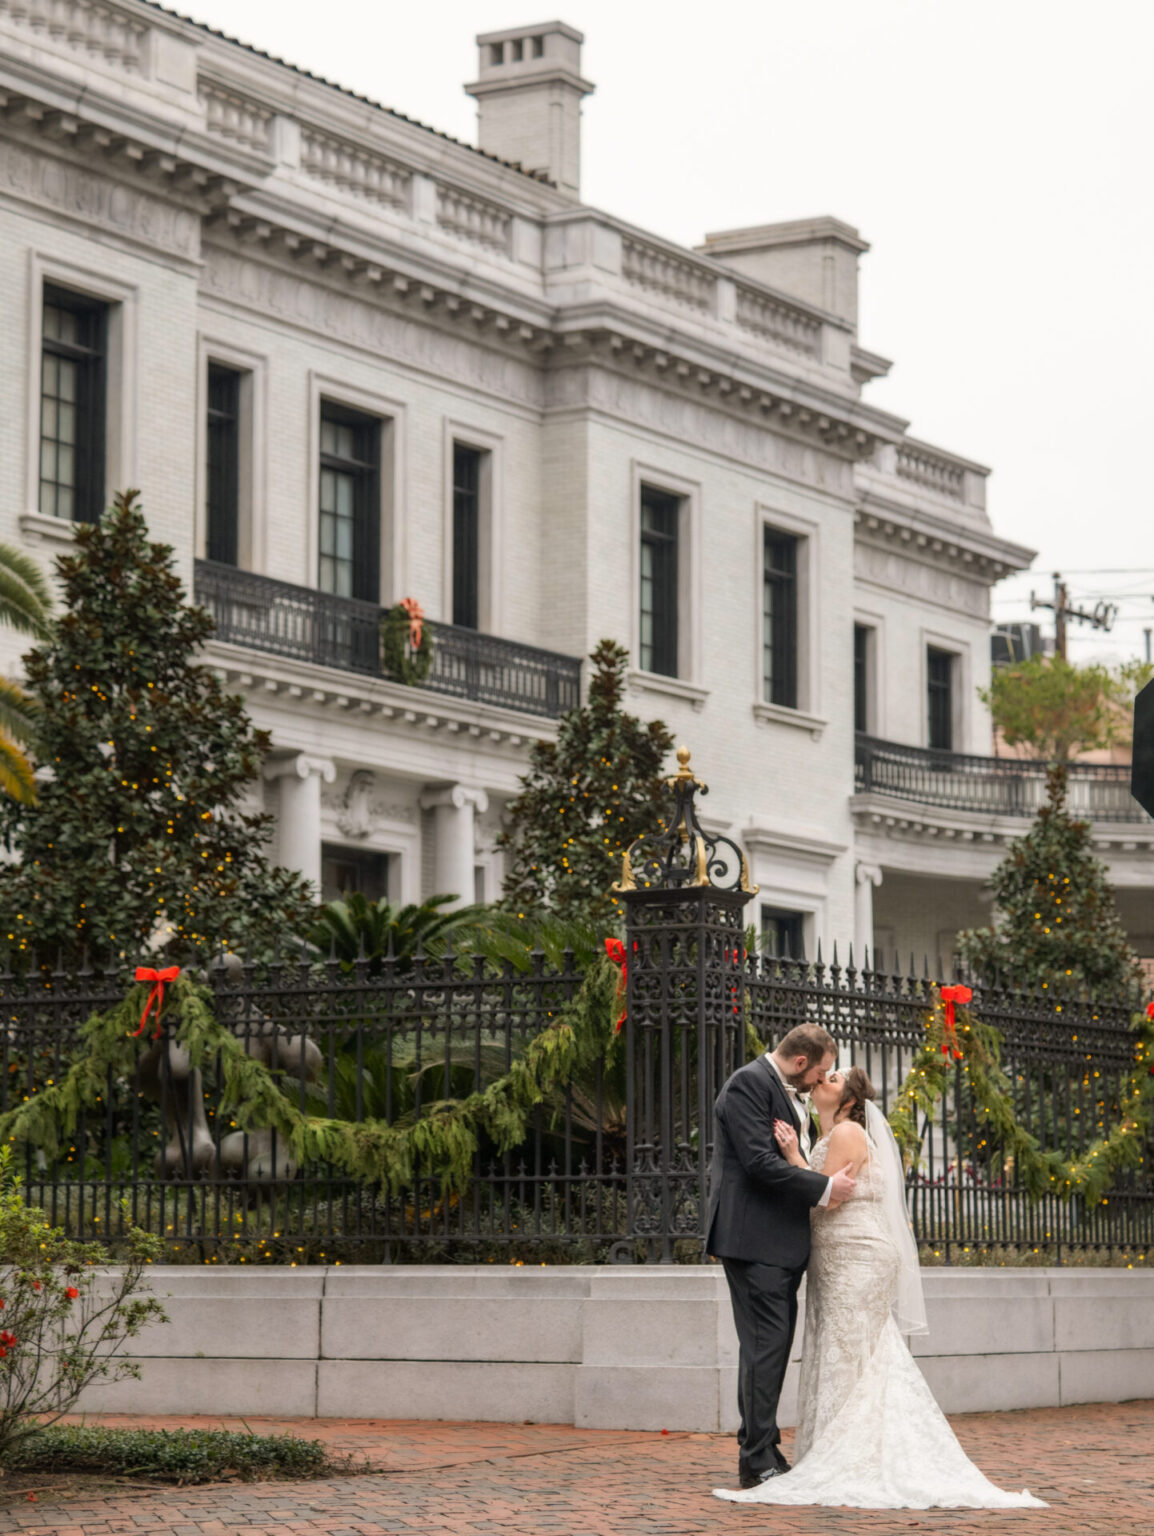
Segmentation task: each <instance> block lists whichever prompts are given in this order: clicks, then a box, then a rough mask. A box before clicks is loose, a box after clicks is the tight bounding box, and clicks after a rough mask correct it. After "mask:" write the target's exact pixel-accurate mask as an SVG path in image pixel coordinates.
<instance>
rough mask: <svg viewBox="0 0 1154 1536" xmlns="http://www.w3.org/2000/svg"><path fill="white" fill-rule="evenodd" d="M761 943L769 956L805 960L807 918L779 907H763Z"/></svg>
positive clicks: (799, 913)
mask: <svg viewBox="0 0 1154 1536" xmlns="http://www.w3.org/2000/svg"><path fill="white" fill-rule="evenodd" d="M761 941H762V946H763V947H764V949H765V952H766V954H767V955H773V956H774V958H775V959H779V960H803V959H804V958H805V916H804V914H803V913H801V912H785V911H783V910H782V909H781V908H779V907H762V909H761Z"/></svg>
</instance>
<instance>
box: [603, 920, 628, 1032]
mask: <svg viewBox="0 0 1154 1536" xmlns="http://www.w3.org/2000/svg"><path fill="white" fill-rule="evenodd" d="M605 953H606V954H607V955H608V956H609V958H610V960H612V962H613V964H614V965H616V966H620V968H621V979H620V980H619V981H618V983H617V996H618V997H619V998H623V997H624V996H625V984H626V982H627V981H628V979H629V966H628V964H627V962H626V959H625V945H624V944H623V943H622V942H621V940H620V939H606V940H605ZM625 1016H626V1010H625V1009H624V1008H622V1010H621V1017H620V1018H619V1019H618V1020H617V1031H618V1033H620V1031H621V1026H622V1024H624V1023H625Z"/></svg>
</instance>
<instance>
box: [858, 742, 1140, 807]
mask: <svg viewBox="0 0 1154 1536" xmlns="http://www.w3.org/2000/svg"><path fill="white" fill-rule="evenodd" d="M854 788H855V789H856V791H857V793H858V794H863V795H864V794H875V795H886V796H888V797H889V798H890V799H893V800H909V801H913V802H914V803H916V804H918V805H923V806H938V807H940V808H941V809H943V810H949V811H969V812H972V813H974V814H977V815H985V816H1035V815H1036V814H1037V813H1038V811H1039V810H1040V809H1041V808H1042V806H1043V805H1044V804H1045V802H1046V767H1045V764H1044V763H1036V762H1029V761H1026V760H1024V759H1022V758H1013V757H974V756H968V755H967V754H965V753H963V752H939V751H931V750H928V749H927V748H925V747H906V746H902V745H900V744H899V743H897V742H893V741H879V740H878V739H877V738H876V737H873V736H860V735H859V736H858V738H857V742H856V746H855V755H854ZM1066 803H1067V806H1068V807H1069V809H1070V811H1071V812H1072V813H1073V814H1074V815H1076V816H1081V817H1083V818H1084V819H1085V820H1087V821H1115V822H1118V821H1132V822H1149V820H1150V818H1149V816H1147V814H1146V812H1145V811H1144V810H1143V809H1142V808H1141V806H1140V805H1138V803H1137V802H1136V801H1135V800H1133V799H1132V798H1131V795H1130V765H1129V763H1071V764H1070V777H1069V789H1068V792H1067V796H1066Z"/></svg>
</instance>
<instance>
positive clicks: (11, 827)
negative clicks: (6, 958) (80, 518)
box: [0, 491, 311, 964]
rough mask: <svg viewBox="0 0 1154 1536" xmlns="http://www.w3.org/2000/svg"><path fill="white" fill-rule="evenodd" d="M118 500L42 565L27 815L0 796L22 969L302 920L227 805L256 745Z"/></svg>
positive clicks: (257, 939)
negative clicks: (44, 621)
mask: <svg viewBox="0 0 1154 1536" xmlns="http://www.w3.org/2000/svg"><path fill="white" fill-rule="evenodd" d="M136 497H137V493H136V492H135V491H130V492H128V493H127V494H126V495H124V496H119V497H117V499H116V503H115V505H114V506H113V507H112V508H111V509H110V510H109V511H108V512H107V513H105V515H104V517H103V518H102V519H101V521H100V522H99V523H97V524H94V525H92V526H89V527H83V526H82V527H79V528H78V529H77V533H76V552H75V554H70V555H68V556H66V557H63V558H61V559H60V560H59V561H58V562H57V570H58V572H59V575H60V579H61V583H62V587H63V596H64V601H65V606H66V610H67V611H66V612H65V614H64V616H63V617H62V618H61V620H60V622H59V624H58V625H57V626H56V629H55V631H54V633H53V636H52V638H51V639H50V640H49V641H48V642H47V643H46V644H44V645H41V646H39V647H37V648H36V649H35V650H32V651H30V652H29V653H28V655H27V656H26V657H25V669H26V674H27V684H28V689H29V692H30V694H31V696H32V699H33V703H34V706H35V708H34V711H33V714H32V717H31V737H30V741H31V746H32V749H33V752H34V755H35V757H36V759H37V761H38V762H39V763H40V764H41V765H42V766H46V767H47V768H48V769H49V770H50V772H49V774H48V775H47V782H44V783H42V784H41V786H40V796H39V801H38V803H37V804H36V805H34V806H27V805H17V804H15V803H14V802H12V801H10V800H4V798H3V797H0V837H3V838H4V839H6V840H7V841H8V844H9V846H10V847H12V848H13V849H15V850H16V852H17V853H18V855H19V860H20V862H19V863H18V864H17V865H16V866H15V867H10V868H8V869H6V871H5V877H4V880H3V882H2V883H0V944H2V943H4V942H5V941H7V943H8V945H9V948H10V951H14V952H16V953H17V954H21V953H22V954H24V955H26V956H29V957H31V958H33V959H35V960H36V961H37V962H40V963H44V962H46V961H47V962H51V961H55V960H56V958H57V956H58V955H59V956H60V958H61V959H62V960H63V961H64V963H65V964H75V963H76V962H77V961H78V960H79V959H80V957H81V955H82V954H83V953H84V952H85V951H87V952H88V953H91V954H93V955H95V956H98V957H103V956H107V955H118V954H122V953H123V954H125V955H126V956H127V957H128V958H129V960H130V961H131V960H133V959H135V958H136V957H137V956H139V955H140V954H141V952H142V951H144V950H146V949H148V948H149V947H151V948H153V950H154V951H155V952H157V953H158V954H159V955H163V954H164V952H165V951H169V952H171V953H172V954H173V955H174V956H175V957H176V958H177V959H179V960H181V961H187V960H188V959H189V958H190V957H191V956H193V955H199V956H207V955H209V954H210V953H212V952H213V950H214V949H215V948H216V946H217V945H218V944H221V943H223V944H226V945H228V946H230V947H242V948H243V947H250V948H251V947H252V946H257V945H263V944H265V943H269V942H272V941H273V940H274V939H276V938H277V937H278V936H279V935H281V934H282V933H283V932H284V931H285V929H286V928H289V929H291V928H293V927H297V926H299V925H300V923H301V922H303V921H304V919H305V917H306V915H307V913H308V911H309V909H310V907H311V902H310V900H309V896H310V890H309V887H308V884H307V882H305V881H304V880H302V879H301V878H300V877H299V876H298V875H296V874H294V873H292V872H290V871H289V870H285V869H277V868H273V867H271V866H270V864H269V862H268V859H267V857H266V853H265V845H266V842H267V839H268V836H269V833H270V828H271V822H272V818H271V817H270V816H267V815H263V814H254V813H249V812H246V811H244V810H243V809H242V806H243V803H244V799H245V796H246V795H247V793H248V791H249V787H250V786H251V785H253V784H255V783H256V782H257V781H258V780H259V777H260V770H261V763H262V760H263V758H264V756H265V754H266V752H267V750H268V746H269V738H268V735H267V733H266V732H263V731H258V730H255V729H254V728H253V725H252V722H251V721H250V720H249V718H248V716H247V714H246V713H245V710H244V705H243V701H242V700H241V699H240V698H238V697H236V696H234V695H232V694H228V693H226V692H225V691H224V689H223V688H222V687H221V684H220V681H219V679H218V678H217V676H216V674H215V672H214V671H213V670H212V668H211V667H208V666H205V665H204V664H203V663H201V662H199V661H197V660H196V657H197V655H198V653H199V652H200V649H201V647H202V645H203V644H204V642H205V640H206V639H207V638H208V636H209V635H210V634H211V633H212V628H213V624H212V620H211V618H210V617H209V616H208V614H207V613H206V612H205V611H204V610H203V609H202V608H195V607H192V606H190V605H189V604H188V603H187V602H186V601H185V593H184V587H183V586H182V584H181V581H180V578H179V577H178V576H177V575H176V573H175V571H174V570H173V562H172V550H171V549H170V548H169V547H168V546H167V545H165V544H154V543H151V542H150V541H149V540H148V537H147V529H146V526H145V522H144V518H143V516H142V515H141V512H140V510H139V506H138V504H137V499H136Z"/></svg>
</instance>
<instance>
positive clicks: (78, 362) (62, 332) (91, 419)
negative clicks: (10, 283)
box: [39, 283, 108, 523]
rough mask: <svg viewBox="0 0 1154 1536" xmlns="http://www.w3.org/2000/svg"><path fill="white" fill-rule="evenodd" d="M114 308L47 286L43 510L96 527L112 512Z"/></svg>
mask: <svg viewBox="0 0 1154 1536" xmlns="http://www.w3.org/2000/svg"><path fill="white" fill-rule="evenodd" d="M107 361H108V305H107V304H102V303H101V302H100V301H99V300H97V299H89V298H86V297H84V296H83V295H81V294H78V293H70V292H69V291H68V290H67V289H65V288H56V287H54V286H53V285H51V284H47V283H46V284H45V287H44V314H43V340H42V352H41V361H40V502H39V505H40V510H41V512H43V513H45V514H46V515H47V516H49V517H62V518H65V519H66V520H68V521H70V522H77V523H94V522H96V521H97V519H98V518H99V517H100V514H101V512H102V511H103V509H104V440H105V377H106V369H107Z"/></svg>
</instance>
